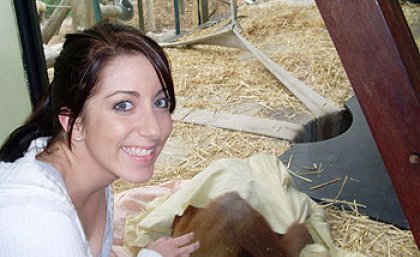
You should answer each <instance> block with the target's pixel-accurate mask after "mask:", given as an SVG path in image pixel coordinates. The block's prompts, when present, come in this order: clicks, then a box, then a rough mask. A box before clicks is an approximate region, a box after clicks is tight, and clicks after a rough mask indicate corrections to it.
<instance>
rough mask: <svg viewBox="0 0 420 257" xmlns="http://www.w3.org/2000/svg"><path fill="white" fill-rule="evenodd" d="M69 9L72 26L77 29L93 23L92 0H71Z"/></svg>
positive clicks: (87, 26) (88, 26)
mask: <svg viewBox="0 0 420 257" xmlns="http://www.w3.org/2000/svg"><path fill="white" fill-rule="evenodd" d="M71 11H72V14H73V24H74V25H73V26H75V27H76V28H77V30H80V29H85V28H90V27H91V26H93V24H95V16H94V13H93V1H92V0H72V1H71Z"/></svg>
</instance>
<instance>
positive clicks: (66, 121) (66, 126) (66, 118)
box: [58, 107, 72, 133]
mask: <svg viewBox="0 0 420 257" xmlns="http://www.w3.org/2000/svg"><path fill="white" fill-rule="evenodd" d="M58 120H59V121H60V124H61V127H62V128H63V130H64V132H66V133H67V132H69V131H70V126H71V120H72V117H71V111H70V109H68V108H66V107H63V108H61V110H60V114H59V115H58Z"/></svg>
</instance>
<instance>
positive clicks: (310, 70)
mask: <svg viewBox="0 0 420 257" xmlns="http://www.w3.org/2000/svg"><path fill="white" fill-rule="evenodd" d="M156 2H158V1H156ZM186 3H189V1H186ZM166 8H167V7H166ZM403 9H404V11H405V13H406V15H407V20H408V21H409V23H410V21H412V20H415V19H413V18H412V15H416V13H417V14H418V9H419V7H417V6H414V5H410V4H404V5H403ZM238 14H239V21H240V24H241V26H242V28H243V31H242V35H243V36H244V37H246V38H247V39H248V40H249V41H250V42H252V43H253V44H254V45H255V46H256V47H258V48H259V49H261V50H263V51H264V52H265V53H266V54H267V55H268V56H269V57H270V58H271V59H273V60H274V61H276V62H277V63H279V64H280V65H282V66H283V67H284V68H285V69H286V70H288V71H289V72H292V73H293V74H294V76H296V77H297V78H299V79H300V80H302V81H304V82H305V83H306V84H307V85H308V86H310V87H312V88H313V89H314V90H315V91H316V92H318V93H319V94H320V95H322V96H324V97H326V98H328V99H329V100H330V101H332V102H333V103H335V104H336V106H338V107H342V106H343V104H344V103H345V101H346V100H348V98H349V97H350V96H352V95H353V90H352V87H351V85H350V83H349V81H348V79H347V76H346V74H345V72H344V69H343V67H342V65H341V62H340V60H339V57H338V55H337V53H336V50H335V48H334V45H333V43H332V42H331V39H330V37H329V34H328V31H327V30H326V28H325V25H324V23H323V20H322V18H321V17H320V15H319V12H318V10H317V8H316V7H315V6H294V7H293V6H287V5H282V4H281V3H279V1H275V0H271V1H264V2H263V1H260V4H259V5H257V6H246V5H241V7H240V8H239V12H238ZM225 24H226V22H225V23H224V24H218V25H215V26H214V27H211V28H209V29H207V30H203V31H196V32H194V33H192V34H190V35H188V36H185V37H184V38H181V39H179V40H180V41H182V40H185V39H191V38H197V37H200V36H203V35H207V34H210V33H211V32H212V31H215V30H217V29H219V28H221V27H222V26H223V25H225ZM166 52H167V54H168V56H169V58H170V59H171V62H172V68H173V76H174V80H175V85H176V93H177V96H178V97H179V105H178V106H179V107H188V108H197V109H207V110H213V111H223V112H230V113H241V112H243V110H244V108H243V106H255V105H256V104H257V105H259V106H262V108H260V109H258V110H257V111H255V112H252V111H250V112H248V114H249V115H255V116H263V117H268V118H270V117H271V118H272V117H273V114H274V113H276V112H279V111H281V110H292V111H293V112H295V113H300V112H302V113H305V112H306V113H307V112H308V110H306V108H305V107H304V106H303V105H302V104H301V103H300V101H299V100H298V99H296V98H295V97H294V96H293V95H292V94H291V93H290V92H288V90H287V89H286V88H284V87H283V86H282V85H281V84H280V83H279V82H278V81H277V80H276V79H275V78H274V77H273V76H272V75H271V74H270V73H269V72H268V71H266V70H265V68H264V67H263V66H262V65H261V64H260V63H259V62H258V61H257V60H256V59H255V58H254V57H253V56H252V55H250V54H248V53H245V52H242V51H240V50H237V49H227V48H223V47H217V46H194V47H193V48H191V49H166ZM248 111H249V110H248ZM172 138H176V139H179V140H181V141H182V142H183V144H185V149H186V153H187V161H186V162H184V163H182V164H180V165H158V167H157V171H156V174H155V176H154V177H153V178H152V180H150V181H149V182H147V183H145V185H156V184H159V183H162V182H164V181H169V180H174V179H189V178H191V177H193V176H194V175H195V174H197V173H199V172H200V171H201V170H202V169H204V168H205V167H207V166H208V165H209V164H210V163H212V162H214V161H215V160H217V159H220V158H225V157H237V158H247V157H249V156H251V155H253V154H255V153H258V152H266V153H272V154H275V155H281V154H282V153H283V152H284V151H286V150H287V149H289V148H290V147H291V144H290V143H288V142H286V141H283V140H279V139H275V138H267V137H263V136H258V135H252V134H248V133H242V132H236V131H229V130H224V129H219V128H213V127H205V126H199V125H193V124H186V123H182V122H175V124H174V131H173V134H172ZM136 186H139V185H132V184H129V183H127V182H124V181H116V182H115V183H114V189H115V191H116V192H119V191H123V190H127V189H129V188H132V187H136ZM326 210H327V214H328V217H329V222H330V224H331V233H332V235H333V238H334V240H335V243H336V244H337V245H338V246H339V247H342V248H344V249H346V250H349V251H359V252H361V253H364V254H366V255H368V256H420V253H419V251H418V249H417V247H416V244H415V242H414V240H413V237H412V234H411V233H410V231H403V230H399V229H398V228H396V227H394V226H391V225H388V224H383V223H380V222H375V221H372V220H370V219H368V218H367V217H364V216H362V215H360V214H359V213H358V212H357V210H355V211H353V212H349V211H343V210H340V209H337V208H335V207H333V206H328V207H326Z"/></svg>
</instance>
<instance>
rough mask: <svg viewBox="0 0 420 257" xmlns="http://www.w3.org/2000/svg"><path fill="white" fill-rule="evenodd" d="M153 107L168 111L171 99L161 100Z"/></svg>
mask: <svg viewBox="0 0 420 257" xmlns="http://www.w3.org/2000/svg"><path fill="white" fill-rule="evenodd" d="M153 106H154V107H157V108H161V109H167V108H169V99H168V98H160V99H158V100H156V101H155V102H154V104H153Z"/></svg>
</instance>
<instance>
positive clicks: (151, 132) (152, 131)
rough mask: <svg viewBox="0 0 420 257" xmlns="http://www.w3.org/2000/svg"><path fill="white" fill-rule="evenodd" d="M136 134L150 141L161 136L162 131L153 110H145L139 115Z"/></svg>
mask: <svg viewBox="0 0 420 257" xmlns="http://www.w3.org/2000/svg"><path fill="white" fill-rule="evenodd" d="M137 132H138V133H139V134H140V135H141V136H143V137H148V138H150V139H158V138H159V137H160V135H161V132H162V129H161V126H160V122H159V120H158V116H157V115H156V113H155V112H154V110H153V108H147V110H144V111H143V112H141V113H140V120H139V125H138V128H137Z"/></svg>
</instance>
